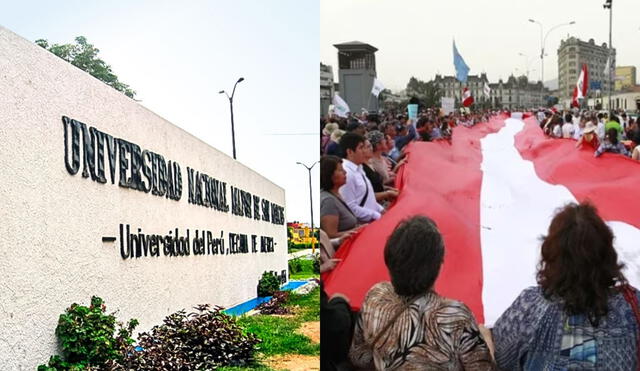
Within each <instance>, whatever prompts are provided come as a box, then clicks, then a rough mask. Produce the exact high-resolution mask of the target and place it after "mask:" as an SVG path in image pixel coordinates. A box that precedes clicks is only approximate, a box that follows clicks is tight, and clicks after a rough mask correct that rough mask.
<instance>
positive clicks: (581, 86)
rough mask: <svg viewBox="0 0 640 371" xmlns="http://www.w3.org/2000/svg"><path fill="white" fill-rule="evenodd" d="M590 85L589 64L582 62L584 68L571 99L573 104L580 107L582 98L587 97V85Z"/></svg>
mask: <svg viewBox="0 0 640 371" xmlns="http://www.w3.org/2000/svg"><path fill="white" fill-rule="evenodd" d="M588 86H589V73H588V69H587V64H586V63H583V64H582V70H580V76H578V82H577V83H576V86H575V87H574V88H573V98H572V99H571V106H573V107H580V99H585V97H586V96H587V87H588Z"/></svg>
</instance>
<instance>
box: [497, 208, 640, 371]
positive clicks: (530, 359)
mask: <svg viewBox="0 0 640 371" xmlns="http://www.w3.org/2000/svg"><path fill="white" fill-rule="evenodd" d="M613 238H614V236H613V233H612V231H611V229H610V228H609V227H608V226H607V225H606V224H605V222H604V221H603V220H602V219H601V218H600V216H598V213H597V211H596V209H595V207H593V206H592V205H590V204H589V203H582V204H579V205H577V204H574V203H572V204H569V205H567V206H565V207H564V208H562V209H561V210H559V212H558V213H557V214H556V215H555V217H554V218H553V220H552V221H551V225H550V226H549V231H548V233H547V236H546V237H543V242H542V251H541V260H540V263H539V266H538V274H537V281H538V286H535V287H530V288H528V289H526V290H524V291H523V292H522V293H521V294H520V296H518V298H517V299H516V300H515V302H514V303H513V304H512V305H511V307H509V308H508V309H507V310H506V311H505V312H504V313H503V314H502V316H501V317H500V318H499V319H498V321H497V322H496V323H495V326H494V328H493V330H492V333H493V341H494V344H495V357H496V362H497V364H498V367H500V368H502V369H505V370H551V369H553V370H635V369H637V365H638V356H637V354H638V343H637V341H638V338H637V333H638V315H639V314H638V291H637V290H636V289H635V288H632V287H631V286H629V285H628V284H627V281H626V279H625V277H624V275H623V274H622V268H623V264H621V263H620V262H618V255H617V254H616V251H615V249H614V248H613Z"/></svg>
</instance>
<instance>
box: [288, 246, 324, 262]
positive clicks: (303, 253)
mask: <svg viewBox="0 0 640 371" xmlns="http://www.w3.org/2000/svg"><path fill="white" fill-rule="evenodd" d="M317 252H318V248H317V247H316V253H317ZM311 255H313V254H312V252H311V249H305V250H300V251H296V252H293V253H291V254H289V260H291V259H295V258H300V257H304V256H311Z"/></svg>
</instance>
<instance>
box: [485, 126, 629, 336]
mask: <svg viewBox="0 0 640 371" xmlns="http://www.w3.org/2000/svg"><path fill="white" fill-rule="evenodd" d="M506 124H507V125H506V126H505V127H504V128H503V129H501V130H500V131H499V132H497V133H494V134H490V135H487V136H486V137H485V138H483V139H482V140H481V146H482V156H483V159H482V165H481V166H482V171H483V179H482V187H481V192H480V224H481V229H480V239H481V246H482V265H483V267H482V270H483V292H482V301H483V305H484V316H485V323H486V324H487V325H488V326H492V325H493V324H494V323H495V321H496V320H497V319H498V317H499V316H500V315H501V314H502V313H503V312H504V311H505V309H507V308H508V307H509V306H510V305H511V303H512V302H513V301H514V300H515V298H516V297H517V296H518V294H519V293H520V292H521V291H522V290H524V289H525V288H527V287H529V286H534V285H536V278H535V273H536V266H537V263H538V261H539V259H540V246H541V242H540V240H539V237H540V236H541V235H543V234H546V232H547V229H548V227H549V223H550V222H551V218H552V217H553V215H554V214H555V211H556V210H557V209H558V208H559V207H562V206H563V205H564V204H566V203H568V202H576V199H575V197H574V196H573V195H572V194H571V192H569V190H568V189H567V188H566V187H564V186H560V185H552V184H549V183H546V182H545V181H543V180H542V179H540V178H539V177H538V176H537V175H536V172H535V169H534V166H533V163H532V162H531V161H527V160H524V159H522V157H521V156H520V153H519V152H518V150H517V149H516V147H515V146H514V136H515V135H516V134H517V133H518V132H519V131H521V130H522V128H523V127H524V123H523V122H522V121H521V120H517V119H507V120H506ZM608 224H609V226H610V227H611V228H612V230H613V233H614V234H615V236H616V240H615V241H614V244H615V246H616V249H617V251H618V254H619V256H618V258H619V260H620V261H623V262H624V263H625V264H626V266H627V268H626V270H625V275H626V277H627V279H628V280H629V281H630V283H631V284H632V285H634V286H636V287H637V286H638V284H640V275H639V273H640V269H639V265H640V264H639V263H640V251H639V250H638V249H637V248H636V247H634V246H637V241H640V229H638V228H635V227H633V226H631V225H629V224H626V223H622V222H609V223H608ZM489 228H490V229H489Z"/></svg>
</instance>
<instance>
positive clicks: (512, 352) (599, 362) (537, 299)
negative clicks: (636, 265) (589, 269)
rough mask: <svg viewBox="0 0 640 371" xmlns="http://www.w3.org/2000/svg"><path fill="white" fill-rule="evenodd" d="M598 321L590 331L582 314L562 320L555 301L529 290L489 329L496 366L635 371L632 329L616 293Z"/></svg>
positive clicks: (630, 317) (630, 316)
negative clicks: (494, 350) (596, 325)
mask: <svg viewBox="0 0 640 371" xmlns="http://www.w3.org/2000/svg"><path fill="white" fill-rule="evenodd" d="M636 295H638V293H637V292H636ZM599 321H600V323H599V325H598V327H595V328H594V327H593V326H591V324H590V322H589V321H588V320H587V318H586V316H584V315H573V316H568V315H567V314H566V313H565V311H564V309H563V305H562V303H561V302H560V300H556V301H550V300H547V299H545V298H544V296H543V295H542V289H541V288H540V287H530V288H528V289H526V290H524V291H523V292H522V293H521V294H520V296H518V298H517V299H516V300H515V302H514V303H513V304H511V306H510V307H509V308H508V309H507V310H506V311H505V312H504V313H503V314H502V316H500V318H498V320H497V321H496V323H495V326H494V327H493V329H492V333H493V341H494V344H495V348H496V362H497V363H498V366H499V367H500V368H501V369H504V370H536V371H537V370H620V371H624V370H635V369H636V346H637V345H636V331H637V330H636V329H637V324H636V319H635V316H634V314H633V311H632V309H631V306H630V305H629V304H628V303H627V302H626V301H625V299H624V297H623V295H622V294H620V293H618V294H616V295H612V296H610V297H609V312H608V313H607V315H606V316H604V317H601V318H600V319H599Z"/></svg>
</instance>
